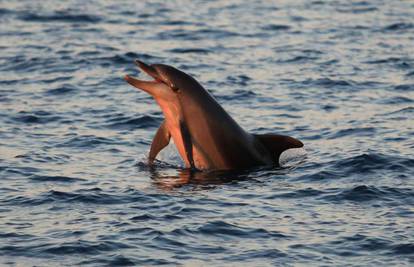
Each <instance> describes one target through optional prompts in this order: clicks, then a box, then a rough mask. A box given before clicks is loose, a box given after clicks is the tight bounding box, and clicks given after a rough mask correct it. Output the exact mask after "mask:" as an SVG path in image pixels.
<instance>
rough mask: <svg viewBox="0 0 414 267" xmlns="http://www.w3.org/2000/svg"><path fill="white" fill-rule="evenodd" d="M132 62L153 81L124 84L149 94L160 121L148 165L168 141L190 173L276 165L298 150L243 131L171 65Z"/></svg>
mask: <svg viewBox="0 0 414 267" xmlns="http://www.w3.org/2000/svg"><path fill="white" fill-rule="evenodd" d="M135 64H136V65H137V66H138V67H139V68H140V69H141V70H142V71H144V72H145V73H146V74H148V75H149V76H151V77H152V78H153V80H152V81H144V80H139V79H137V78H134V77H131V76H129V75H125V80H126V81H127V82H128V83H129V84H130V85H132V86H134V87H136V88H139V89H141V90H142V91H145V92H146V93H148V94H150V95H151V96H152V97H153V98H154V99H155V101H156V102H157V103H158V105H159V106H160V108H161V110H162V112H163V114H164V117H165V120H164V121H163V122H162V123H161V126H160V127H159V128H158V130H157V132H156V134H155V136H154V139H153V141H152V144H151V148H150V152H149V156H148V164H149V165H152V164H153V162H154V160H155V158H156V156H157V154H158V153H159V152H160V151H161V150H162V149H163V148H164V147H166V146H167V145H168V144H169V142H170V139H171V138H172V139H173V140H174V143H175V146H176V148H177V150H178V153H179V154H180V156H181V158H182V159H183V161H184V163H185V167H186V168H190V169H194V170H235V169H247V168H251V167H255V166H260V165H275V166H279V157H280V155H281V154H282V152H283V151H285V150H287V149H290V148H300V147H303V143H302V142H301V141H299V140H297V139H295V138H293V137H290V136H285V135H278V134H251V133H248V132H246V131H245V130H243V129H242V128H241V127H240V126H239V124H237V122H236V121H235V120H234V119H233V118H232V117H231V116H230V115H229V114H228V113H227V112H226V111H225V110H224V109H223V108H222V107H221V106H220V104H219V103H218V102H217V101H216V100H215V98H214V97H213V96H212V95H211V94H210V93H209V92H207V91H206V90H205V89H204V88H203V87H202V86H201V85H200V84H199V83H198V82H197V81H196V80H195V79H194V78H193V77H191V76H190V75H188V74H186V73H184V72H182V71H180V70H178V69H176V68H174V67H171V66H168V65H164V64H152V65H147V64H145V63H144V62H142V61H139V60H136V61H135Z"/></svg>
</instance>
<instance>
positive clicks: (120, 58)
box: [93, 52, 159, 66]
mask: <svg viewBox="0 0 414 267" xmlns="http://www.w3.org/2000/svg"><path fill="white" fill-rule="evenodd" d="M93 59H94V61H97V62H99V63H100V64H101V65H102V66H111V65H113V64H116V65H122V66H124V65H126V64H131V65H132V64H133V62H134V60H136V59H140V60H144V61H155V60H156V59H159V58H158V57H154V56H150V55H147V54H138V53H133V52H127V53H124V54H117V55H114V56H110V57H100V58H93Z"/></svg>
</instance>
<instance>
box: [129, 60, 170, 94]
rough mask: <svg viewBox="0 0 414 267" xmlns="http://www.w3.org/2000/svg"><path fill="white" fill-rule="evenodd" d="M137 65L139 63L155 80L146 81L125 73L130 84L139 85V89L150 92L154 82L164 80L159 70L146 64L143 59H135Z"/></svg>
mask: <svg viewBox="0 0 414 267" xmlns="http://www.w3.org/2000/svg"><path fill="white" fill-rule="evenodd" d="M134 63H135V65H137V66H138V67H139V68H140V69H141V70H142V71H143V72H145V73H146V74H148V75H149V76H151V77H152V78H153V79H154V80H152V81H144V80H139V79H137V78H135V77H132V76H130V75H125V77H124V79H125V81H126V82H127V83H129V84H130V85H132V86H134V87H137V88H139V89H142V90H144V91H146V92H148V93H150V92H149V88H150V87H151V85H154V84H158V83H162V82H163V81H162V80H161V79H160V75H159V74H158V72H157V70H156V69H155V68H154V67H152V66H150V65H147V64H145V63H144V62H142V61H139V60H135V61H134Z"/></svg>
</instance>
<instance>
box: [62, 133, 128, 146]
mask: <svg viewBox="0 0 414 267" xmlns="http://www.w3.org/2000/svg"><path fill="white" fill-rule="evenodd" d="M115 144H120V142H118V141H115V140H113V139H110V138H106V137H98V136H95V135H81V136H76V137H73V138H71V139H70V140H68V141H66V142H64V143H61V144H60V145H57V146H60V147H75V148H94V147H97V146H99V145H115Z"/></svg>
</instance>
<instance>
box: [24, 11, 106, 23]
mask: <svg viewBox="0 0 414 267" xmlns="http://www.w3.org/2000/svg"><path fill="white" fill-rule="evenodd" d="M20 19H21V20H24V21H32V22H73V23H97V22H100V21H101V18H100V17H98V16H94V15H88V14H70V13H69V12H68V11H56V12H55V13H54V14H50V15H40V14H36V13H31V12H25V13H22V14H21V15H20Z"/></svg>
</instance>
